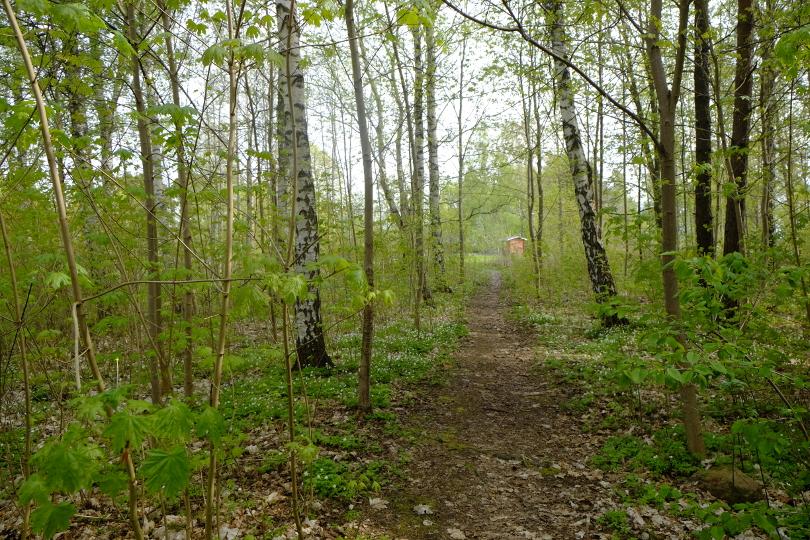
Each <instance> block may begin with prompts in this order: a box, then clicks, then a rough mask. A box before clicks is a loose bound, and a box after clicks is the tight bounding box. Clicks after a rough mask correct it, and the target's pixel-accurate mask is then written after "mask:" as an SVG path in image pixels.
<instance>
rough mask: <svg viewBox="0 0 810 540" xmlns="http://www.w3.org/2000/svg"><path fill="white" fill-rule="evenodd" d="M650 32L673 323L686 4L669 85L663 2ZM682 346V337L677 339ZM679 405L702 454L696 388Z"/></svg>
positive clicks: (655, 4)
mask: <svg viewBox="0 0 810 540" xmlns="http://www.w3.org/2000/svg"><path fill="white" fill-rule="evenodd" d="M651 4H652V5H651V8H650V22H649V30H648V33H647V35H645V41H646V45H647V57H648V58H649V61H650V71H651V74H652V77H653V85H654V88H655V95H656V97H657V100H658V113H659V118H660V123H661V127H660V130H659V133H660V137H659V141H658V145H657V153H658V160H659V162H660V164H661V222H662V228H661V233H662V238H661V267H662V279H663V284H664V307H665V309H666V312H667V316H668V317H669V318H670V320H671V321H672V322H673V323H674V324H678V323H679V322H680V319H681V304H680V299H679V297H678V278H677V276H676V275H675V270H674V268H673V266H672V265H673V263H674V261H675V255H674V253H675V251H676V250H677V249H678V211H677V202H678V201H677V196H678V194H677V189H676V181H677V179H676V167H675V112H676V110H677V106H678V98H679V96H680V91H681V77H682V75H683V63H684V56H685V49H686V26H687V24H688V19H689V4H688V3H686V2H682V3H681V7H680V15H679V26H678V36H679V37H678V49H677V53H676V60H675V69H674V74H673V80H672V86H671V88H670V86H669V83H668V82H667V72H666V68H665V67H664V61H663V59H662V58H661V45H660V41H659V39H660V30H659V28H660V22H661V12H662V5H661V4H662V0H652V3H651ZM679 341H680V342H681V344H682V345H684V346H685V345H686V343H685V341H686V340H685V337H684V336H679ZM680 393H681V406H682V409H683V423H684V430H685V432H686V445H687V447H688V449H689V451H690V452H691V453H692V454H694V455H697V456H701V455H703V454H705V452H706V448H705V444H704V442H703V436H702V435H701V421H700V412H699V410H698V403H697V388H696V387H695V385H694V384H685V385H683V386H682V387H681V392H680Z"/></svg>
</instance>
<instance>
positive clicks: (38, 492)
mask: <svg viewBox="0 0 810 540" xmlns="http://www.w3.org/2000/svg"><path fill="white" fill-rule="evenodd" d="M50 495H51V490H50V489H48V484H47V483H46V482H45V480H44V479H43V478H42V477H41V476H40V475H38V474H32V475H31V476H29V477H28V479H27V480H26V481H25V482H23V484H22V485H21V486H20V491H19V492H18V493H17V500H18V501H19V502H20V506H24V505H26V504H28V503H30V502H36V503H37V504H45V503H47V502H48V497H50Z"/></svg>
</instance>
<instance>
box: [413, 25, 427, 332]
mask: <svg viewBox="0 0 810 540" xmlns="http://www.w3.org/2000/svg"><path fill="white" fill-rule="evenodd" d="M413 47H414V70H415V76H414V83H413V86H414V91H413V124H414V129H413V138H414V140H413V143H414V145H413V149H412V151H413V155H414V160H413V161H414V173H413V176H412V179H411V206H412V207H413V231H414V250H415V258H416V260H415V263H416V268H415V270H416V287H415V291H414V294H415V295H416V298H415V302H414V309H415V318H414V321H415V323H416V325H417V327H418V326H419V322H420V321H419V319H420V311H419V310H420V309H421V303H422V300H423V299H424V300H429V299H430V292H429V290H428V285H427V276H426V272H425V245H424V208H423V206H424V200H423V199H424V196H425V148H424V147H425V135H424V80H425V74H424V67H423V65H422V29H421V28H420V27H418V26H417V27H415V28H413Z"/></svg>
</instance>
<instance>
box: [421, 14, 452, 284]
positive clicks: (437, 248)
mask: <svg viewBox="0 0 810 540" xmlns="http://www.w3.org/2000/svg"><path fill="white" fill-rule="evenodd" d="M436 16H437V15H436ZM434 25H435V21H434V23H433V24H428V25H426V26H425V56H426V59H425V64H426V65H425V68H426V70H425V101H426V104H427V143H428V180H429V181H428V184H429V185H428V192H429V201H430V238H431V248H432V250H433V266H434V274H435V276H436V277H435V281H436V284H435V287H436V290H439V291H442V290H446V289H447V278H446V276H445V268H444V245H443V244H442V215H441V207H440V202H441V192H440V185H439V140H438V138H437V135H436V131H437V119H436V38H435V35H434Z"/></svg>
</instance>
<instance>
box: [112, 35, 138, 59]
mask: <svg viewBox="0 0 810 540" xmlns="http://www.w3.org/2000/svg"><path fill="white" fill-rule="evenodd" d="M112 34H113V46H114V47H115V48H116V50H117V51H118V52H119V53H121V55H123V56H124V57H125V58H131V57H133V56H135V54H137V53H136V52H135V49H134V48H133V47H132V44H130V42H129V40H128V39H127V38H126V36H124V34H122V33H121V32H119V31H118V30H113V33H112Z"/></svg>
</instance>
